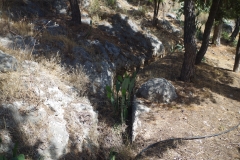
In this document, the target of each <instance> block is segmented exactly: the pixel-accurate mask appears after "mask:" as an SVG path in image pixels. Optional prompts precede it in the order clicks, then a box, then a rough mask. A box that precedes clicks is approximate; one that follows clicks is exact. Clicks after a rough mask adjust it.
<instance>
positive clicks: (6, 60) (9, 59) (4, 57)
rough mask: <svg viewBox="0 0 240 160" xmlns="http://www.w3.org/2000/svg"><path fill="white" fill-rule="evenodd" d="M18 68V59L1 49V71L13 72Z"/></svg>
mask: <svg viewBox="0 0 240 160" xmlns="http://www.w3.org/2000/svg"><path fill="white" fill-rule="evenodd" d="M16 70H17V59H16V58H15V57H13V56H10V55H8V54H5V53H4V52H3V51H1V50H0V72H11V71H16Z"/></svg>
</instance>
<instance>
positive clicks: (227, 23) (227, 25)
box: [222, 20, 235, 33]
mask: <svg viewBox="0 0 240 160" xmlns="http://www.w3.org/2000/svg"><path fill="white" fill-rule="evenodd" d="M234 27H235V22H234V21H231V20H224V23H223V25H222V29H223V31H225V32H227V33H232V32H233V30H234Z"/></svg>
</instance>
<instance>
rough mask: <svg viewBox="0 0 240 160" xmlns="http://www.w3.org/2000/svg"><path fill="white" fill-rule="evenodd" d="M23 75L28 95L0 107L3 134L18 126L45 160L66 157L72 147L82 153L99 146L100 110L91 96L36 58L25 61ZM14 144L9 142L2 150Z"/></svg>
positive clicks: (28, 142)
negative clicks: (81, 94)
mask: <svg viewBox="0 0 240 160" xmlns="http://www.w3.org/2000/svg"><path fill="white" fill-rule="evenodd" d="M22 75H23V76H22V77H21V78H22V80H23V82H24V84H25V86H26V89H27V91H28V92H27V93H26V94H28V96H26V97H24V96H23V97H24V98H23V99H20V100H18V101H15V102H14V103H13V104H3V107H1V108H0V117H3V116H4V117H5V121H6V122H5V123H6V124H4V123H3V122H2V121H0V127H1V128H4V125H6V126H7V127H6V129H5V130H0V136H1V137H2V135H4V134H3V132H6V130H8V128H9V129H10V128H15V130H14V131H16V130H17V129H16V128H18V130H17V131H16V132H13V134H20V133H21V136H20V137H21V138H23V139H24V141H25V142H26V144H27V145H29V146H35V147H36V150H35V151H36V152H37V154H38V157H44V159H45V160H56V159H59V158H60V157H64V155H65V154H67V153H69V152H70V151H71V148H72V147H74V149H75V151H77V152H79V153H80V152H82V151H83V150H84V149H86V148H87V149H88V150H90V151H91V148H92V147H95V146H97V122H98V121H97V114H96V112H94V111H93V107H92V106H91V104H90V102H89V101H88V99H86V98H80V97H77V96H76V93H75V92H74V91H73V89H72V88H71V87H70V86H67V85H66V84H65V83H63V82H62V81H60V79H58V78H57V77H55V76H53V75H51V74H49V72H48V71H47V70H45V69H43V68H42V67H39V65H38V64H37V63H35V62H30V61H25V62H23V73H22ZM6 113H8V114H7V116H6ZM1 128H0V129H1ZM3 138H4V137H3ZM6 141H9V142H11V141H13V142H14V139H12V140H6ZM11 145H12V144H10V143H9V145H7V143H6V144H5V147H4V148H3V149H2V150H4V151H5V150H6V149H8V148H11V147H9V146H11ZM84 147H85V148H84ZM0 149H1V148H0ZM72 152H73V151H72Z"/></svg>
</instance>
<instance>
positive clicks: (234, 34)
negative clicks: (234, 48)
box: [229, 17, 240, 42]
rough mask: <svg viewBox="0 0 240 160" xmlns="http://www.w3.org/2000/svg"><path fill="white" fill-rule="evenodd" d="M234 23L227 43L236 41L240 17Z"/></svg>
mask: <svg viewBox="0 0 240 160" xmlns="http://www.w3.org/2000/svg"><path fill="white" fill-rule="evenodd" d="M235 23H236V25H235V28H234V31H233V32H232V34H231V36H230V41H229V42H233V41H234V40H235V39H236V37H237V35H238V33H239V26H240V17H238V18H237V20H236V22H235Z"/></svg>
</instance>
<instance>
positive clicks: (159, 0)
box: [153, 0, 162, 26]
mask: <svg viewBox="0 0 240 160" xmlns="http://www.w3.org/2000/svg"><path fill="white" fill-rule="evenodd" d="M161 2H162V0H154V13H153V26H156V25H157V20H158V18H157V16H158V11H159V7H160V3H161Z"/></svg>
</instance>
